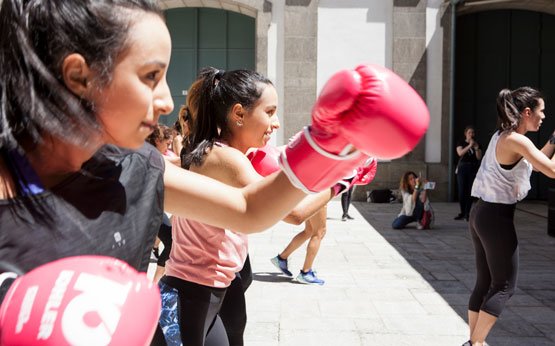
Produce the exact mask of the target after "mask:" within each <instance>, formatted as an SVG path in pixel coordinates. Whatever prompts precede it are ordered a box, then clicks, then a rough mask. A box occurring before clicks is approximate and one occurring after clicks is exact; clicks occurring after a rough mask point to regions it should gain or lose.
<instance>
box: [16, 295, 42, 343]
mask: <svg viewBox="0 0 555 346" xmlns="http://www.w3.org/2000/svg"><path fill="white" fill-rule="evenodd" d="M38 291H39V286H31V287H29V288H28V289H27V291H26V292H25V297H23V302H22V303H21V310H19V314H18V315H17V324H16V325H15V332H16V333H18V334H19V333H21V331H22V330H23V326H24V325H25V323H27V322H29V317H31V311H32V310H33V303H34V302H35V298H36V296H37V292H38Z"/></svg>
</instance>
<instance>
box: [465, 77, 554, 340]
mask: <svg viewBox="0 0 555 346" xmlns="http://www.w3.org/2000/svg"><path fill="white" fill-rule="evenodd" d="M544 108H545V104H544V100H543V97H542V96H541V94H540V93H539V91H537V90H535V89H533V88H530V87H522V88H519V89H516V90H508V89H503V90H501V91H500V93H499V95H498V97H497V114H498V123H499V129H498V131H496V132H495V134H494V135H493V136H492V138H491V141H490V143H489V146H488V148H487V151H486V153H485V155H484V158H483V160H482V163H481V165H480V169H479V170H478V174H477V175H476V180H475V181H474V185H473V187H472V196H474V197H478V198H479V200H478V202H477V203H476V204H475V205H474V206H473V208H472V211H471V213H470V222H469V228H470V232H471V236H472V240H473V243H474V249H475V254H476V271H477V273H476V274H477V275H476V276H477V279H476V285H475V287H474V290H473V292H472V295H471V297H470V301H469V308H468V324H469V327H470V340H469V341H468V342H466V343H465V345H487V344H486V342H485V339H486V337H487V335H488V334H489V332H490V330H491V328H492V327H493V325H494V324H495V322H496V320H497V318H498V317H499V315H500V313H501V311H502V310H503V308H504V306H505V303H506V302H507V301H508V299H509V298H510V297H511V296H512V294H513V293H514V290H515V287H516V278H517V273H518V239H517V236H516V232H515V228H514V210H515V205H516V203H517V202H518V201H520V200H522V199H523V198H524V197H526V195H527V193H528V191H529V190H530V175H531V173H532V169H534V170H536V171H539V172H542V173H543V174H545V175H546V176H548V177H551V178H555V162H554V159H553V154H554V152H555V133H554V134H553V135H552V136H551V138H550V139H549V141H548V142H547V143H546V144H545V145H544V146H543V148H542V149H541V150H539V149H537V148H536V146H535V145H534V143H532V141H531V140H530V139H529V138H528V137H526V136H525V134H526V133H527V132H529V131H530V132H535V131H538V130H539V128H540V126H541V124H542V121H543V119H544V118H545V114H544ZM492 215H494V216H495V217H492Z"/></svg>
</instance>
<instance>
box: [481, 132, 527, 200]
mask: <svg viewBox="0 0 555 346" xmlns="http://www.w3.org/2000/svg"><path fill="white" fill-rule="evenodd" d="M500 135H501V133H500V132H499V131H497V132H496V133H495V134H494V135H493V136H492V137H491V140H490V142H489V145H488V149H487V150H486V153H485V154H484V158H483V159H482V163H481V164H480V169H479V170H478V174H476V179H475V180H474V184H473V185H472V196H474V197H478V198H481V199H482V200H484V201H486V202H490V203H503V204H514V203H516V202H518V201H520V200H522V199H523V198H524V197H526V195H527V194H528V191H530V175H532V165H531V164H530V163H529V162H528V161H526V160H525V159H524V158H522V159H521V160H520V161H519V162H518V163H517V164H516V166H514V167H513V168H512V169H504V168H502V167H501V165H500V164H499V162H498V161H497V157H496V155H495V149H496V148H497V142H498V141H499V137H500Z"/></svg>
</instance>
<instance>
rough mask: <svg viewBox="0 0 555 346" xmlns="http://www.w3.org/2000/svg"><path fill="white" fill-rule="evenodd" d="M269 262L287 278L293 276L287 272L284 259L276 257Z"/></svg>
mask: <svg viewBox="0 0 555 346" xmlns="http://www.w3.org/2000/svg"><path fill="white" fill-rule="evenodd" d="M270 262H272V264H273V265H274V266H275V267H276V268H277V269H279V270H281V272H282V273H283V274H285V275H287V276H293V273H291V272H290V271H289V268H288V266H287V260H286V259H281V258H279V255H277V256H276V257H274V258H271V259H270Z"/></svg>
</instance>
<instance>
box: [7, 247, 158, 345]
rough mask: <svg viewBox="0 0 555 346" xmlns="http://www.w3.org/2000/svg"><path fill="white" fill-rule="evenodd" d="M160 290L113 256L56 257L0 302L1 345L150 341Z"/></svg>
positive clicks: (16, 283)
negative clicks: (58, 258)
mask: <svg viewBox="0 0 555 346" xmlns="http://www.w3.org/2000/svg"><path fill="white" fill-rule="evenodd" d="M160 304H161V303H160V292H159V290H158V286H156V285H154V284H152V283H151V282H150V280H149V279H148V278H147V277H146V275H145V274H144V273H138V272H137V271H136V270H135V269H133V268H131V267H130V266H129V265H127V264H126V263H125V262H123V261H120V260H118V259H115V258H111V257H103V256H80V257H69V258H64V259H60V260H57V261H55V262H52V263H48V264H45V265H43V266H40V267H38V268H36V269H34V270H32V271H30V272H29V273H27V274H25V275H23V276H20V277H18V278H17V279H16V280H15V281H14V282H13V284H12V285H11V287H10V288H9V290H8V292H7V293H6V296H5V297H4V301H3V303H2V305H1V306H0V344H1V345H5V346H8V345H83V344H88V345H148V344H150V341H151V339H152V336H153V335H154V331H155V328H156V325H157V323H158V318H159V315H160Z"/></svg>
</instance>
